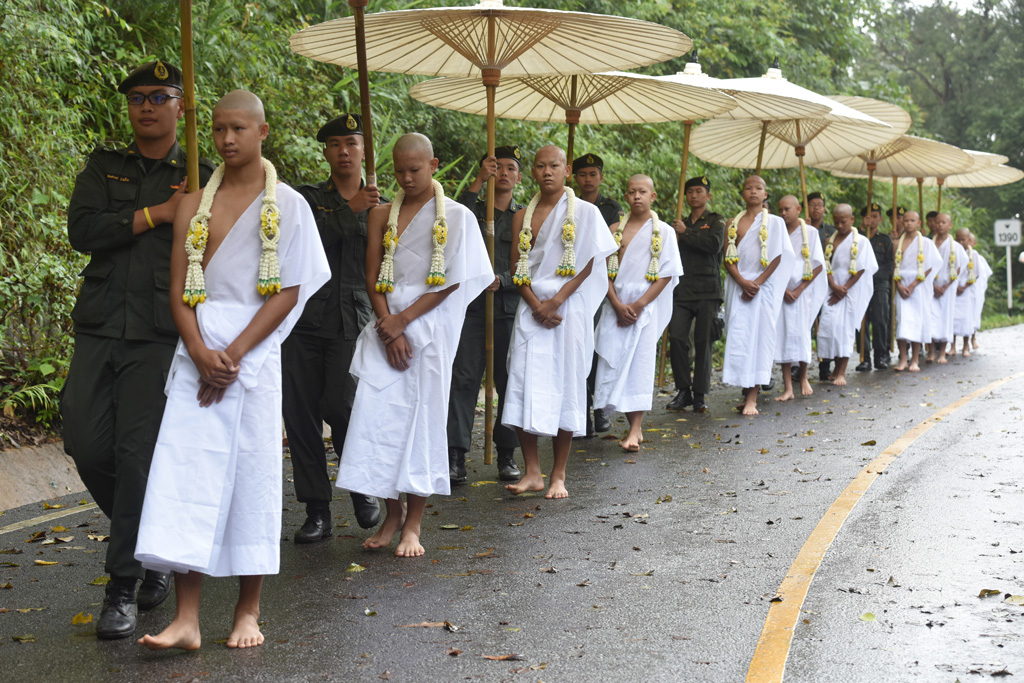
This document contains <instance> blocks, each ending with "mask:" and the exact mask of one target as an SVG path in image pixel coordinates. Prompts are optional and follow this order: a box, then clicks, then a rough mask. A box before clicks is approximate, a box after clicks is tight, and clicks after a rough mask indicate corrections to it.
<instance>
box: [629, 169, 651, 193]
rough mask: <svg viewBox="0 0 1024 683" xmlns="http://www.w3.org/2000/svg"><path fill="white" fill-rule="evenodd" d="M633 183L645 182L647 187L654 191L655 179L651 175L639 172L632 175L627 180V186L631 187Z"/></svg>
mask: <svg viewBox="0 0 1024 683" xmlns="http://www.w3.org/2000/svg"><path fill="white" fill-rule="evenodd" d="M633 183H645V184H646V185H647V187H649V188H650V189H651V192H654V179H653V178H651V176H648V175H644V174H643V173H637V174H636V175H633V176H630V177H629V180H628V181H626V187H629V186H630V185H632V184H633Z"/></svg>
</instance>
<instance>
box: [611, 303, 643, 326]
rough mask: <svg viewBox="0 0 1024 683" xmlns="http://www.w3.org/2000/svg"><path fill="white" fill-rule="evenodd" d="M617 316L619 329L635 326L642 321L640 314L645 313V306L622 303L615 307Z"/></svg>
mask: <svg viewBox="0 0 1024 683" xmlns="http://www.w3.org/2000/svg"><path fill="white" fill-rule="evenodd" d="M614 308H615V315H616V317H617V318H618V325H619V327H629V326H630V325H635V324H636V321H637V320H639V319H640V314H641V313H643V310H644V309H643V306H640V305H638V303H637V302H633V303H631V304H623V303H620V304H619V305H618V306H615V307H614Z"/></svg>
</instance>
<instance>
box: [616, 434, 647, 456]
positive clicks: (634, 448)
mask: <svg viewBox="0 0 1024 683" xmlns="http://www.w3.org/2000/svg"><path fill="white" fill-rule="evenodd" d="M643 440H644V439H643V437H642V436H641V437H635V436H633V435H632V434H627V435H626V438H625V439H623V440H622V441H620V442H619V445H620V446H622V450H624V451H626V452H627V453H638V452H639V451H640V443H641V442H642V441H643Z"/></svg>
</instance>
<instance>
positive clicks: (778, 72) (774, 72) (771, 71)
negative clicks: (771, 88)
mask: <svg viewBox="0 0 1024 683" xmlns="http://www.w3.org/2000/svg"><path fill="white" fill-rule="evenodd" d="M764 78H778V79H781V78H782V68H781V67H780V66H779V57H778V55H776V56H775V61H774V62H772V65H771V66H770V67H768V71H766V72H765V74H764Z"/></svg>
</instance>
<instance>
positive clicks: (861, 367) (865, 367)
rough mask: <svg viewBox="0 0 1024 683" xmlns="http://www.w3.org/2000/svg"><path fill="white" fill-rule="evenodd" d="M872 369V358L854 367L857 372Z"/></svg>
mask: <svg viewBox="0 0 1024 683" xmlns="http://www.w3.org/2000/svg"><path fill="white" fill-rule="evenodd" d="M870 369H871V361H870V360H866V361H864V362H863V363H859V364H858V365H857V367H856V368H854V370H856V371H857V372H867V371H868V370H870Z"/></svg>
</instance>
